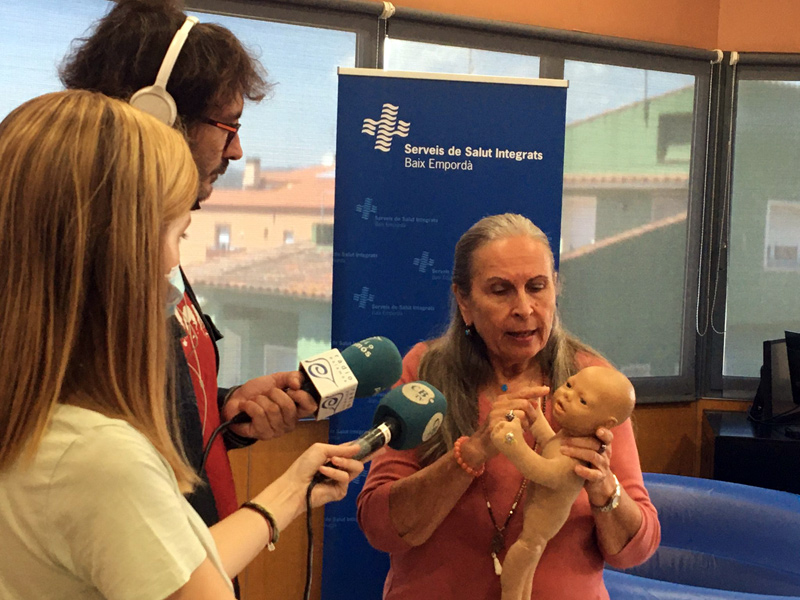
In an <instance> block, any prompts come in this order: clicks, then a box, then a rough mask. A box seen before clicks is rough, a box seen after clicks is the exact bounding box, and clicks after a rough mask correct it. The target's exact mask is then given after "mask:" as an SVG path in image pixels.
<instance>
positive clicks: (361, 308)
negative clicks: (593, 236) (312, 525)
mask: <svg viewBox="0 0 800 600" xmlns="http://www.w3.org/2000/svg"><path fill="white" fill-rule="evenodd" d="M566 92H567V82H566V81H561V80H543V79H518V78H508V77H480V76H471V75H444V74H435V73H407V72H398V71H394V72H393V71H380V70H374V69H344V68H341V69H339V108H338V122H337V141H336V205H335V213H334V245H333V301H332V302H333V307H332V311H333V322H332V330H331V334H332V340H333V345H334V346H335V347H337V348H340V349H343V348H346V347H347V346H349V345H350V344H352V343H354V342H357V341H359V340H361V339H363V338H366V337H369V336H373V335H383V336H386V337H388V338H389V339H391V340H392V341H394V343H395V344H397V347H398V348H399V349H400V351H401V352H402V353H405V352H406V351H408V350H409V349H410V348H411V346H413V345H414V344H415V343H416V342H418V341H420V340H424V339H429V338H432V337H435V336H437V335H439V334H440V333H441V331H442V329H443V328H444V326H445V325H446V323H447V321H448V318H449V310H450V308H449V293H450V283H451V281H450V279H451V269H452V263H453V250H454V248H455V244H456V242H457V241H458V238H459V237H460V236H461V235H462V234H463V233H464V232H465V231H466V230H467V229H468V228H469V227H470V226H471V225H472V224H473V223H475V222H476V221H478V220H479V219H480V218H482V217H484V216H486V215H490V214H496V213H504V212H516V213H521V214H524V215H526V216H527V217H529V218H530V219H531V220H532V221H533V222H534V223H536V224H537V225H538V226H539V227H540V228H541V229H542V230H543V231H544V232H545V233H546V234H547V235H548V237H549V238H550V242H551V244H552V246H553V249H554V251H556V260H558V256H557V251H558V243H559V239H560V233H561V227H560V224H561V191H562V179H563V169H564V126H565V115H566V98H567V96H566ZM378 400H379V398H378V397H375V398H371V399H369V400H363V399H362V400H356V403H355V404H354V405H353V407H352V408H351V409H350V410H348V411H345V412H343V413H341V414H338V415H335V416H334V417H333V418H332V419H331V422H330V440H331V443H341V442H345V441H349V440H353V439H355V438H357V437H358V436H359V435H361V434H362V433H363V432H364V431H365V430H367V429H369V428H370V427H371V425H372V415H373V412H374V411H375V407H376V405H377V402H378ZM363 483H364V479H363V476H362V477H361V478H359V479H358V480H356V481H355V482H354V483H353V484H351V486H350V491H349V493H348V496H347V498H345V500H343V501H342V502H339V503H334V504H329V505H328V506H327V507H326V508H325V532H324V535H325V537H324V546H323V547H324V551H323V565H322V567H323V577H322V599H323V600H345V599H346V600H352V599H353V598H359V599H373V598H374V599H377V598H380V597H381V590H382V589H383V583H384V579H385V576H386V573H387V570H388V565H389V561H388V556H387V555H385V554H383V553H381V552H378V551H376V550H374V549H372V548H371V547H370V546H369V544H368V543H367V541H366V539H365V538H364V535H363V534H362V533H361V531H360V530H359V528H358V525H357V523H356V510H355V500H356V496H357V495H358V493H359V491H360V490H361V487H362V486H363ZM442 551H443V552H446V551H447V549H446V548H443V549H442Z"/></svg>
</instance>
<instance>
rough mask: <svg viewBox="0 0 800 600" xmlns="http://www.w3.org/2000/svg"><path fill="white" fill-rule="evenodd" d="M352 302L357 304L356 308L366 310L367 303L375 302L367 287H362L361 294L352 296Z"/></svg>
mask: <svg viewBox="0 0 800 600" xmlns="http://www.w3.org/2000/svg"><path fill="white" fill-rule="evenodd" d="M353 300H355V301H356V302H358V308H367V302H372V301H373V300H375V294H370V293H369V288H368V287H362V288H361V293H359V294H353Z"/></svg>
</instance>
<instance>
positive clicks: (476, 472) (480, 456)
mask: <svg viewBox="0 0 800 600" xmlns="http://www.w3.org/2000/svg"><path fill="white" fill-rule="evenodd" d="M453 453H454V457H455V460H456V462H457V463H458V466H460V467H461V468H462V469H463V470H464V471H466V472H467V473H469V474H470V475H472V476H473V477H478V476H480V475H482V474H483V471H484V469H485V468H486V455H485V454H484V453H483V452H482V451H481V450H480V449H478V448H476V446H475V443H474V440H473V438H471V437H468V436H466V435H463V436H461V437H460V438H458V439H457V440H456V442H455V444H454V446H453Z"/></svg>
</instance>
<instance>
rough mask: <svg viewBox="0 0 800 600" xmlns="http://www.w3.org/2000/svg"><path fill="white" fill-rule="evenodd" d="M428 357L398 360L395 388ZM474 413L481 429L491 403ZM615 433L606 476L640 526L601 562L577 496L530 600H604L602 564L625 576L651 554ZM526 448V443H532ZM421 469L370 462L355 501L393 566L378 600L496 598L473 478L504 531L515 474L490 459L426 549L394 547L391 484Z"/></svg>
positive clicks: (635, 486) (625, 446)
mask: <svg viewBox="0 0 800 600" xmlns="http://www.w3.org/2000/svg"><path fill="white" fill-rule="evenodd" d="M426 349H427V346H426V345H425V344H424V343H420V344H417V345H416V346H415V347H414V348H412V349H411V351H410V352H409V353H408V354H407V355H406V357H405V359H404V360H403V377H402V379H401V382H403V383H406V382H409V381H414V380H416V379H417V372H418V367H419V361H420V359H421V358H422V355H423V354H424V353H425V350H426ZM577 363H578V366H579V367H580V368H583V367H588V366H591V365H602V366H608V365H607V363H606V362H604V361H603V360H601V359H598V358H597V357H594V356H591V355H588V354H579V355H578V357H577ZM478 405H479V419H480V422H483V421H484V420H485V419H486V418H487V415H488V413H489V410H490V408H491V403H490V400H489V399H488V398H487V397H486V396H485V395H481V396H480V397H479V398H478ZM545 408H546V410H545V417H546V418H547V420H548V421H549V422H550V423H551V425H552V426H553V428H554V429H555V430H556V431H558V426H557V425H556V424H555V423H554V422H553V421H552V416H551V402H547V405H546V407H545ZM613 433H614V441H613V443H612V448H613V451H612V455H611V469H612V471H613V472H614V474H615V475H616V476H617V478H618V479H619V482H620V484H621V485H622V486H623V487H624V488H625V490H626V491H627V493H628V495H629V496H630V497H631V498H633V500H635V501H636V503H637V505H638V506H639V510H640V511H641V512H642V525H641V527H640V529H639V531H638V532H637V533H636V535H634V537H633V538H632V539H631V540H630V542H628V544H627V545H626V546H625V548H623V549H622V551H620V552H619V553H617V554H615V555H608V554H605V553H604V552H603V551H602V550H601V549H600V547H599V546H598V544H597V539H596V534H595V523H594V518H593V516H592V511H591V508H590V506H589V499H588V497H587V495H586V492H585V491H581V493H580V495H579V496H578V499H577V500H576V501H575V504H574V505H573V506H572V511H571V512H570V515H569V518H568V520H567V522H566V523H565V524H564V526H563V527H562V528H561V530H560V531H559V533H558V534H557V535H556V536H555V537H554V538H553V539H552V540H550V542H549V543H548V544H547V547H546V548H545V551H544V554H543V555H542V558H541V561H540V562H539V565H538V567H537V569H536V575H535V577H534V579H533V590H532V598H537V599H538V598H541V599H546V600H560V599H564V600H575V599H580V600H593V599H598V600H607V599H608V597H609V596H608V592H607V591H606V589H605V585H604V584H603V565H604V563H608V564H609V565H611V566H613V567H616V568H628V567H632V566H635V565H638V564H640V563H642V562H644V561H645V560H647V558H649V557H650V556H651V555H652V554H653V552H655V550H656V548H657V547H658V544H659V542H660V539H661V528H660V525H659V522H658V515H657V513H656V509H655V507H654V506H653V505H652V503H651V502H650V497H649V495H648V493H647V490H646V489H645V487H644V483H643V481H642V470H641V467H640V465H639V452H638V450H637V449H636V442H635V440H634V436H633V429H632V427H631V424H630V419H629V420H628V421H626V422H625V423H623V424H622V425H619V426H618V427H616V428H614V430H613ZM528 441H529V443H530V438H528ZM421 468H422V467H421V466H420V464H419V462H418V460H417V457H416V452H415V451H414V450H407V451H395V450H387V451H386V452H385V454H383V455H381V456H379V457H378V458H377V459H376V460H375V461H374V462H373V463H372V467H371V469H370V472H369V475H368V476H367V480H366V482H365V484H364V488H363V490H362V492H361V494H360V495H359V497H358V523H359V525H360V527H361V529H362V530H363V532H364V534H365V535H366V537H367V539H368V540H369V542H370V544H372V546H374V547H375V548H377V549H378V550H382V551H384V552H388V553H389V557H390V562H391V566H390V569H389V573H388V575H387V577H386V582H385V584H384V588H383V598H384V600H428V599H430V600H451V599H452V600H464V599H465V598H469V599H471V600H472V599H474V600H483V599H486V600H489V599H491V600H497V599H499V598H500V578H499V577H498V576H497V575H495V572H494V566H493V561H492V557H491V554H490V553H491V549H490V546H491V540H492V536H493V535H494V533H495V528H494V526H493V524H492V521H491V519H490V517H489V512H488V509H487V506H486V500H485V498H484V491H483V488H482V485H481V482H480V481H479V479H481V478H483V479H485V484H486V490H487V492H488V496H489V500H490V501H491V505H492V509H493V512H494V517H495V520H496V521H497V523H498V525H501V526H502V524H503V523H504V522H505V519H506V517H507V516H508V513H509V509H510V508H511V505H512V503H513V501H514V497H515V495H516V494H517V491H518V490H519V488H520V484H521V483H522V475H521V474H520V473H519V471H518V470H517V469H516V467H514V466H513V465H512V464H511V462H510V461H509V460H508V459H507V458H506V457H505V456H504V455H502V454H499V455H497V456H495V457H494V458H492V459H490V460H489V461H487V463H486V471H485V473H484V474H483V475H482V476H481V478H477V479H475V481H473V482H472V484H471V485H470V487H469V488H468V489H467V491H466V492H465V493H464V495H463V496H462V497H461V498H460V499H459V501H458V503H457V504H456V505H455V507H454V508H453V509H452V510H451V511H450V513H449V514H448V515H447V517H445V519H444V521H443V522H442V523H441V525H439V527H438V528H437V529H436V531H435V532H434V533H433V535H432V536H431V537H430V538H429V539H428V540H427V541H426V542H425V543H424V544H422V545H420V546H416V547H412V546H410V545H409V544H408V543H406V542H405V541H403V540H402V539H401V538H400V536H399V535H398V533H397V531H396V530H395V527H394V526H393V524H392V520H391V518H390V516H389V510H390V507H389V493H390V490H391V488H392V485H393V484H394V482H395V481H397V480H399V479H402V478H404V477H408V476H409V475H411V474H413V473H415V472H416V471H419V470H420V469H421ZM523 506H524V497H523V500H521V501H520V504H519V506H518V508H517V510H516V511H515V513H514V515H513V516H512V517H511V519H510V521H509V523H508V528H507V530H506V532H505V533H506V535H505V547H506V549H507V548H508V547H509V546H511V544H512V543H513V542H514V541H515V540H516V539H517V537H518V536H519V534H520V532H521V530H522V507H523ZM421 509H422V508H421ZM504 557H505V550H504V551H503V552H501V554H500V559H501V561H502V559H503V558H504Z"/></svg>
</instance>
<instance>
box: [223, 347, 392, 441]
mask: <svg viewBox="0 0 800 600" xmlns="http://www.w3.org/2000/svg"><path fill="white" fill-rule="evenodd" d="M401 373H402V358H401V356H400V353H399V351H398V350H397V347H396V346H395V345H394V343H392V341H391V340H389V339H387V338H384V337H380V336H374V337H370V338H366V339H364V340H361V341H360V342H357V343H355V344H353V345H351V346H349V347H348V348H345V349H344V350H343V351H342V352H341V353H340V352H339V351H338V350H328V351H326V352H323V353H321V354H318V355H316V356H313V357H311V358H309V359H306V360H304V361H301V363H300V371H299V372H298V371H294V372H290V373H275V374H274V375H265V376H264V377H258V378H256V379H252V380H250V381H248V382H246V383H245V384H243V385H242V386H240V387H239V388H238V389H236V390H235V391H234V392H233V393H232V394H231V396H230V398H229V400H228V401H227V403H226V404H225V406H224V407H223V415H222V418H223V421H227V420H232V424H233V425H234V426H235V429H234V430H235V432H236V433H238V434H239V435H242V436H245V437H254V438H257V439H272V438H274V437H277V436H279V435H282V434H283V433H286V432H288V431H291V430H293V429H294V427H295V425H296V423H297V419H298V418H300V417H307V416H310V415H312V414H316V416H317V420H320V419H325V418H328V417H330V416H331V415H333V414H336V413H338V412H341V411H342V410H346V409H347V408H350V406H352V402H353V399H354V398H362V397H369V396H372V395H374V394H376V393H378V392H381V391H383V390H385V389H386V388H388V387H389V386H391V385H392V384H393V383H395V382H396V381H397V380H398V379H399V378H400V375H401Z"/></svg>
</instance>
